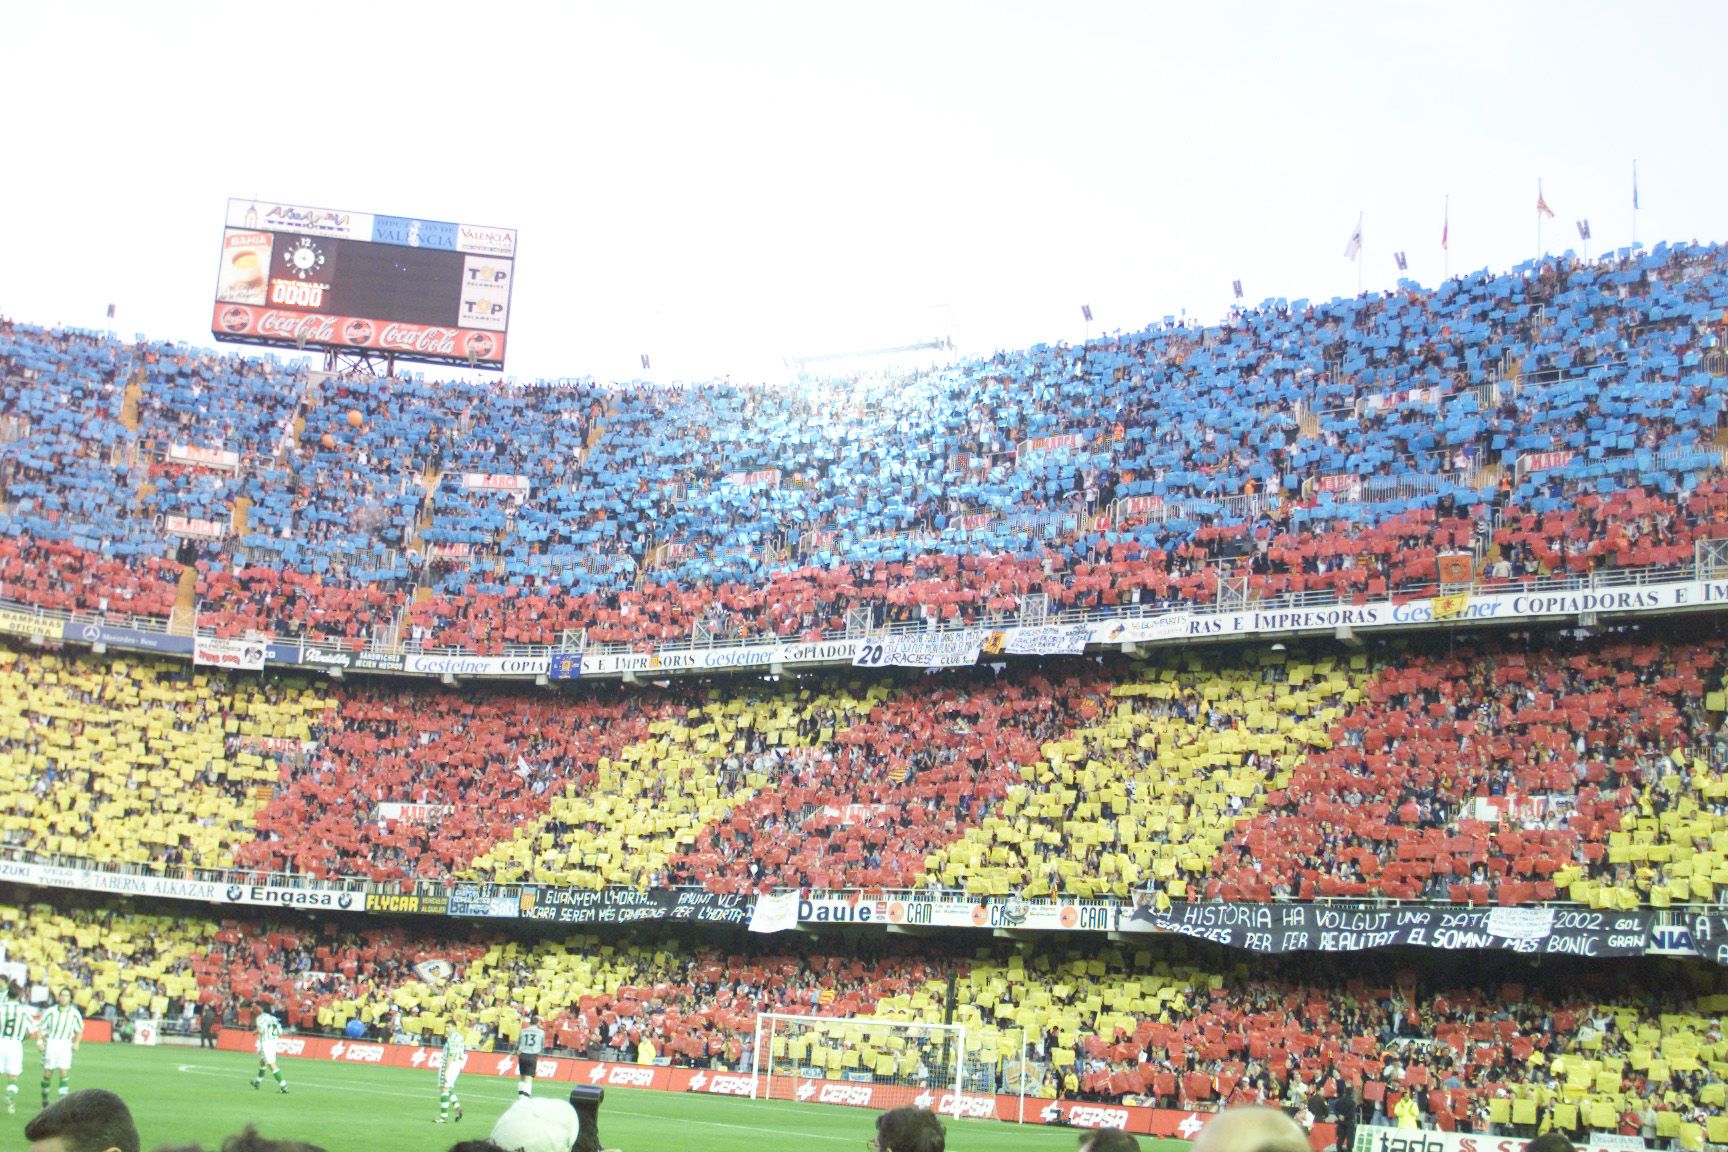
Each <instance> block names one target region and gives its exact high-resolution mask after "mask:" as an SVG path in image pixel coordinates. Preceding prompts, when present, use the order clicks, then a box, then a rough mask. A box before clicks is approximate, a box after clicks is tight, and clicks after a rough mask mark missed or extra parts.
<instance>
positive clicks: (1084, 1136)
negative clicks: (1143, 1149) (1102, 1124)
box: [1078, 1128, 1140, 1152]
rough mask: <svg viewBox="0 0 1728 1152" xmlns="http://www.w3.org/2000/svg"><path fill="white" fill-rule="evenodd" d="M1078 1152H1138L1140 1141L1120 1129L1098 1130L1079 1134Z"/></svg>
mask: <svg viewBox="0 0 1728 1152" xmlns="http://www.w3.org/2000/svg"><path fill="white" fill-rule="evenodd" d="M1078 1152H1140V1141H1138V1140H1136V1139H1134V1137H1132V1136H1130V1135H1129V1134H1128V1133H1126V1132H1124V1131H1122V1129H1120V1128H1099V1129H1097V1130H1096V1131H1093V1132H1083V1133H1081V1135H1080V1147H1079V1149H1078Z"/></svg>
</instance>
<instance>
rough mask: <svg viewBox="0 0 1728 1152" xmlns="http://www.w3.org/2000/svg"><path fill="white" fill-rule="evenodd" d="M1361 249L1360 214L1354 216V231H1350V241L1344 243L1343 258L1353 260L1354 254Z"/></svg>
mask: <svg viewBox="0 0 1728 1152" xmlns="http://www.w3.org/2000/svg"><path fill="white" fill-rule="evenodd" d="M1360 251H1362V216H1361V214H1360V213H1358V214H1357V216H1356V231H1354V232H1352V233H1350V243H1348V244H1346V245H1344V259H1346V260H1354V259H1356V254H1357V253H1358V252H1360Z"/></svg>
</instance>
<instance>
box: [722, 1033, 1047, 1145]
mask: <svg viewBox="0 0 1728 1152" xmlns="http://www.w3.org/2000/svg"><path fill="white" fill-rule="evenodd" d="M981 1032H986V1033H988V1035H982V1034H981ZM1003 1039H1004V1038H1003V1036H1002V1035H1001V1034H998V1033H996V1032H995V1030H993V1029H989V1030H980V1029H976V1028H973V1029H969V1028H968V1027H967V1025H965V1024H932V1023H929V1022H926V1021H922V1020H886V1019H876V1018H869V1017H857V1016H802V1015H794V1014H789V1013H778V1012H769V1013H763V1014H762V1015H760V1016H758V1017H757V1018H756V1035H755V1043H754V1045H753V1048H752V1054H751V1072H752V1082H753V1086H754V1089H755V1093H756V1095H757V1096H758V1097H760V1098H765V1099H771V1100H773V1099H778V1100H801V1101H804V1102H806V1103H816V1104H851V1105H854V1106H858V1107H868V1108H878V1109H887V1108H898V1107H901V1106H903V1105H915V1106H917V1107H922V1108H930V1109H933V1110H936V1111H939V1112H943V1113H947V1114H949V1115H954V1116H961V1115H965V1116H979V1117H984V1116H990V1117H996V1116H1000V1117H1001V1118H1003V1119H1018V1118H1019V1117H1020V1116H1021V1115H1022V1114H1023V1113H1022V1109H1021V1108H1019V1107H1014V1108H1012V1109H1011V1110H1010V1111H1008V1112H1007V1114H1002V1112H1001V1111H1000V1109H999V1105H998V1098H999V1096H1000V1095H1012V1096H1019V1097H1021V1098H1023V1097H1024V1093H1025V1091H1026V1087H1027V1085H1026V1083H1025V1076H1024V1073H1021V1074H1019V1075H1017V1076H1016V1075H1009V1074H1008V1073H1007V1072H1006V1069H1008V1068H1009V1066H1010V1062H1009V1061H1008V1060H1007V1059H1005V1058H1004V1055H1003V1053H1002V1051H1001V1050H1000V1049H1001V1043H1002V1042H1003ZM1008 1042H1009V1043H1011V1044H1017V1045H1018V1048H1017V1051H1016V1054H1017V1055H1023V1054H1024V1052H1025V1033H1024V1030H1023V1029H1019V1028H1016V1029H1013V1032H1012V1034H1011V1036H1010V1037H1009V1039H1008ZM1022 1063H1023V1062H1020V1061H1016V1062H1014V1064H1015V1066H1020V1065H1021V1064H1022ZM1005 1075H1007V1076H1008V1079H1013V1080H1018V1081H1019V1083H1009V1082H1005V1079H1004V1077H1005Z"/></svg>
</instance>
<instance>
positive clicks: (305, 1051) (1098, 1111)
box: [217, 1028, 1491, 1152]
mask: <svg viewBox="0 0 1728 1152" xmlns="http://www.w3.org/2000/svg"><path fill="white" fill-rule="evenodd" d="M254 1043H255V1038H254V1036H253V1033H251V1032H249V1031H242V1030H240V1029H238V1028H225V1029H223V1031H222V1034H221V1036H220V1037H219V1038H218V1039H217V1047H218V1048H221V1049H223V1050H224V1051H228V1052H251V1051H253V1050H254ZM276 1050H277V1052H278V1053H279V1054H280V1055H283V1056H287V1057H292V1058H295V1059H300V1060H324V1061H329V1062H331V1063H336V1064H370V1065H375V1066H378V1067H388V1068H424V1069H426V1070H427V1071H429V1072H430V1071H434V1070H436V1069H437V1068H438V1066H439V1064H440V1063H441V1061H442V1059H443V1053H442V1052H441V1051H440V1050H439V1049H438V1048H432V1047H426V1046H422V1045H414V1044H375V1043H367V1042H360V1041H353V1040H338V1039H333V1038H330V1037H324V1036H295V1035H293V1034H292V1033H289V1034H285V1035H283V1036H282V1037H281V1038H280V1039H279V1040H278V1041H277V1042H276ZM463 1072H464V1074H465V1075H475V1076H497V1077H502V1078H506V1079H511V1078H514V1077H515V1076H516V1056H515V1054H514V1053H512V1052H470V1053H469V1054H468V1063H467V1064H466V1065H465V1066H464V1068H463ZM538 1079H540V1080H549V1081H556V1082H559V1083H565V1084H595V1085H599V1086H600V1087H603V1088H646V1089H649V1090H651V1091H657V1092H695V1093H700V1094H701V1095H704V1096H731V1097H742V1098H746V1099H748V1098H751V1097H763V1098H771V1099H775V1100H798V1101H802V1102H805V1103H815V1104H842V1105H847V1106H850V1107H854V1108H872V1109H888V1108H897V1107H899V1106H900V1105H902V1104H914V1105H916V1106H918V1107H920V1108H931V1109H934V1110H935V1111H936V1112H938V1113H939V1114H941V1115H944V1116H954V1117H966V1118H971V1119H980V1120H990V1119H995V1120H1005V1121H1009V1122H1014V1121H1024V1122H1025V1123H1027V1124H1039V1125H1048V1126H1060V1127H1068V1128H1120V1129H1122V1130H1123V1131H1126V1132H1133V1133H1135V1134H1136V1135H1140V1136H1162V1137H1167V1138H1172V1139H1184V1140H1192V1139H1193V1138H1194V1136H1195V1134H1196V1133H1198V1132H1199V1131H1200V1129H1201V1128H1202V1127H1203V1126H1204V1125H1205V1123H1206V1121H1207V1120H1209V1119H1211V1113H1208V1112H1184V1111H1179V1110H1177V1109H1173V1108H1140V1107H1132V1106H1129V1105H1126V1104H1095V1103H1089V1102H1083V1101H1078V1100H1046V1099H1040V1098H1038V1097H1035V1096H1027V1097H1025V1098H1024V1099H1022V1098H1021V1097H1019V1096H1008V1095H991V1094H987V1093H971V1092H967V1093H957V1092H943V1091H940V1090H938V1089H931V1088H926V1089H920V1090H919V1091H917V1092H916V1093H915V1094H914V1095H912V1096H911V1098H908V1095H907V1092H908V1090H907V1089H906V1088H905V1087H902V1086H899V1085H893V1086H890V1085H882V1084H868V1083H859V1082H855V1081H849V1080H818V1079H814V1078H812V1077H808V1076H776V1077H774V1078H773V1081H772V1082H771V1083H770V1082H769V1081H768V1078H767V1077H762V1078H760V1079H758V1077H757V1076H755V1075H754V1074H753V1073H750V1072H725V1071H716V1070H713V1069H707V1068H669V1067H665V1066H663V1065H659V1064H614V1063H608V1062H601V1061H594V1060H579V1059H575V1058H572V1057H566V1056H542V1057H540V1066H539V1076H538ZM431 1083H432V1081H431V1080H430V1079H428V1081H427V1084H428V1088H429V1089H430V1086H431ZM601 1115H602V1116H604V1115H605V1112H604V1110H602V1112H601ZM1335 1138H1336V1133H1335V1132H1334V1131H1333V1129H1332V1126H1331V1125H1330V1124H1316V1125H1315V1126H1314V1130H1313V1131H1312V1132H1310V1133H1309V1142H1310V1143H1311V1144H1312V1145H1313V1146H1314V1147H1315V1148H1325V1147H1327V1146H1328V1145H1330V1144H1331V1143H1332V1142H1333V1140H1334V1139H1335ZM1376 1152H1378V1150H1376ZM1409 1152H1415V1150H1409ZM1483 1152H1491V1150H1489V1149H1486V1148H1485V1149H1483Z"/></svg>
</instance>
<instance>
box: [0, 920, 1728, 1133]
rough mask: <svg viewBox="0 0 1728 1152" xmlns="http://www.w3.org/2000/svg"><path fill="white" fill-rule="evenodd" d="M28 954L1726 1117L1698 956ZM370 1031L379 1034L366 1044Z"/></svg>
mask: <svg viewBox="0 0 1728 1152" xmlns="http://www.w3.org/2000/svg"><path fill="white" fill-rule="evenodd" d="M0 920H3V921H5V922H6V923H7V925H8V931H9V934H10V939H11V940H13V941H15V942H16V948H17V953H16V954H17V955H19V956H21V957H23V958H24V962H25V963H26V964H28V965H29V966H30V968H31V971H32V973H33V974H38V973H39V974H40V976H41V977H42V978H43V979H44V981H46V982H48V983H53V984H58V983H61V982H65V983H68V984H70V985H71V986H73V987H74V988H75V989H78V995H79V997H80V999H79V1003H80V1004H81V1005H82V1006H83V1007H84V1008H85V1010H86V1011H87V1012H88V1013H89V1014H90V1015H92V1016H102V1015H108V1016H110V1017H112V1016H115V1015H130V1014H133V1013H138V1012H145V1013H154V1014H157V1015H170V1016H172V1015H178V1014H180V1010H181V1007H182V1005H183V1004H184V1003H186V1002H189V1001H195V1002H197V1003H198V1004H200V1005H215V1006H218V1007H219V1008H222V1009H224V1010H225V1021H226V1023H227V1024H228V1025H229V1026H241V1027H244V1026H246V1024H247V1023H248V1021H249V1018H250V1012H251V1011H252V1007H251V1006H252V1005H254V1004H256V1003H259V1002H262V1003H265V1004H269V1005H273V1006H275V1007H276V1008H277V1009H278V1010H279V1011H278V1014H279V1015H280V1016H281V1017H282V1018H283V1019H284V1020H285V1022H286V1023H287V1024H288V1026H289V1027H291V1028H294V1029H299V1030H303V1031H316V1032H324V1033H327V1034H346V1035H352V1034H354V1033H355V1031H356V1029H358V1030H360V1031H362V1032H364V1034H366V1035H370V1036H374V1037H377V1038H380V1039H387V1040H396V1041H399V1042H404V1043H436V1042H437V1041H438V1038H439V1037H441V1036H442V1035H443V1033H444V1032H445V1031H446V1030H448V1029H450V1028H460V1029H463V1030H464V1031H465V1032H466V1033H467V1034H468V1036H469V1039H470V1041H471V1042H473V1043H475V1044H477V1045H478V1047H480V1048H481V1049H482V1050H486V1049H497V1050H507V1049H509V1048H510V1047H512V1046H513V1044H514V1042H515V1039H516V1036H517V1034H518V1032H519V1031H520V1030H521V1029H522V1028H523V1027H524V1026H526V1025H527V1024H529V1023H534V1024H537V1025H539V1026H540V1027H542V1028H544V1030H545V1032H546V1035H547V1039H548V1042H549V1043H550V1044H551V1045H552V1047H553V1049H554V1050H555V1051H562V1052H568V1053H575V1054H579V1055H585V1056H587V1057H589V1058H592V1059H597V1060H606V1061H618V1060H623V1061H642V1062H651V1061H659V1062H669V1063H673V1064H678V1065H683V1066H695V1067H704V1068H717V1069H719V1068H724V1069H738V1068H743V1069H748V1068H749V1067H750V1066H751V1063H752V1060H753V1058H754V1056H755V1054H754V1053H753V1051H752V1045H753V1043H754V1042H755V1029H756V1021H757V1017H758V1015H759V1014H761V1013H764V1012H787V1013H796V1014H800V1015H806V1016H818V1017H832V1018H842V1017H860V1016H868V1017H873V1018H879V1019H887V1020H899V1021H908V1022H910V1021H919V1020H923V1021H928V1022H936V1021H939V1020H940V1019H941V1018H942V1016H943V1015H944V1013H945V1012H946V1010H947V1009H946V1005H947V1001H948V996H949V992H948V984H949V979H950V977H951V976H952V977H953V979H954V981H955V1002H956V1014H955V1019H956V1020H957V1021H959V1022H962V1023H965V1024H966V1025H967V1027H968V1034H969V1036H971V1037H972V1038H973V1039H972V1040H971V1041H969V1046H970V1047H971V1048H972V1049H973V1051H975V1052H978V1053H982V1054H984V1055H983V1056H981V1057H980V1064H981V1065H982V1066H983V1067H984V1068H985V1069H987V1070H988V1073H987V1075H988V1076H989V1077H992V1078H994V1079H987V1080H986V1082H985V1088H986V1089H987V1088H988V1087H989V1086H990V1084H992V1083H995V1082H996V1080H998V1079H999V1077H1000V1075H1001V1069H1002V1068H1003V1067H1005V1066H1007V1065H1009V1064H1022V1063H1023V1064H1024V1066H1026V1067H1028V1068H1032V1069H1036V1079H1035V1084H1036V1094H1037V1095H1039V1096H1043V1097H1055V1096H1064V1097H1069V1098H1081V1099H1092V1100H1108V1101H1120V1102H1125V1103H1139V1104H1146V1105H1152V1106H1159V1107H1170V1108H1180V1109H1183V1110H1201V1111H1204V1110H1210V1109H1214V1108H1219V1107H1223V1106H1226V1105H1238V1104H1258V1103H1266V1104H1273V1105H1277V1106H1280V1107H1283V1108H1286V1109H1288V1110H1290V1111H1292V1112H1293V1113H1304V1112H1306V1113H1308V1114H1309V1115H1310V1116H1311V1118H1314V1119H1321V1120H1332V1121H1338V1120H1340V1119H1342V1118H1343V1116H1342V1114H1343V1112H1344V1110H1345V1109H1346V1108H1351V1109H1359V1110H1360V1111H1359V1116H1360V1119H1361V1121H1362V1122H1364V1123H1367V1122H1378V1123H1388V1122H1389V1120H1388V1118H1389V1117H1392V1116H1394V1115H1395V1114H1397V1113H1398V1110H1399V1108H1400V1106H1401V1103H1400V1102H1401V1101H1403V1100H1405V1099H1406V1098H1408V1100H1409V1101H1410V1103H1409V1104H1408V1105H1404V1107H1405V1108H1411V1107H1413V1108H1414V1109H1415V1114H1416V1115H1417V1116H1418V1117H1419V1121H1420V1125H1421V1126H1422V1127H1424V1128H1439V1129H1441V1130H1456V1131H1463V1132H1471V1131H1474V1132H1481V1133H1487V1132H1495V1133H1497V1134H1500V1135H1520V1134H1521V1135H1532V1134H1534V1132H1535V1131H1536V1130H1537V1129H1538V1128H1543V1129H1547V1128H1549V1127H1552V1128H1553V1129H1555V1130H1557V1131H1563V1132H1567V1133H1569V1134H1572V1135H1574V1136H1581V1135H1583V1134H1585V1133H1588V1132H1597V1133H1617V1132H1618V1133H1627V1134H1632V1135H1637V1134H1640V1132H1646V1129H1648V1131H1647V1132H1646V1134H1647V1135H1648V1136H1649V1137H1650V1143H1651V1146H1653V1147H1662V1146H1667V1145H1669V1144H1670V1142H1672V1146H1675V1147H1680V1148H1697V1147H1700V1146H1701V1144H1702V1138H1703V1135H1704V1133H1705V1131H1706V1130H1707V1129H1708V1130H1710V1131H1714V1130H1715V1129H1717V1128H1720V1127H1721V1126H1722V1124H1723V1123H1725V1121H1723V1119H1722V1117H1723V1116H1724V1114H1725V1097H1724V1094H1725V1092H1728V1082H1725V1080H1724V1077H1723V1072H1724V1071H1725V1070H1728V1066H1725V1065H1724V1063H1723V1061H1722V1058H1721V1053H1722V1048H1723V1044H1724V1042H1725V1038H1724V1037H1723V1035H1722V1033H1721V1024H1720V1013H1721V1011H1722V1009H1723V1008H1724V1007H1728V993H1724V992H1723V991H1722V980H1721V977H1720V974H1719V973H1717V972H1716V971H1715V970H1714V969H1707V968H1699V967H1697V966H1692V967H1684V966H1680V965H1679V962H1675V961H1658V960H1645V961H1640V962H1637V966H1639V978H1638V979H1633V980H1628V979H1627V972H1626V970H1625V966H1624V965H1622V966H1615V967H1613V968H1604V967H1602V966H1600V965H1590V964H1587V963H1583V962H1577V963H1571V964H1559V965H1548V966H1533V965H1530V964H1529V963H1527V962H1526V961H1524V960H1522V959H1518V958H1515V957H1505V956H1501V955H1499V954H1488V955H1485V956H1468V955H1464V954H1458V955H1439V956H1430V957H1427V958H1415V957H1411V956H1408V955H1399V954H1389V953H1370V954H1363V955H1359V956H1355V957H1353V958H1350V959H1349V960H1348V961H1345V962H1341V961H1340V959H1339V957H1336V956H1328V957H1325V958H1324V962H1322V961H1321V960H1320V959H1317V958H1313V957H1301V956H1295V957H1283V958H1276V959H1273V958H1261V959H1260V960H1258V961H1257V962H1256V963H1255V964H1253V965H1245V964H1239V963H1232V962H1231V960H1230V959H1229V957H1228V955H1227V954H1225V953H1222V952H1217V951H1213V950H1211V949H1209V948H1200V947H1197V946H1195V945H1193V944H1184V943H1171V942H1167V941H1166V942H1152V943H1149V944H1147V945H1144V946H1141V947H1139V948H1138V949H1137V950H1133V951H1130V950H1126V949H1124V948H1122V947H1119V946H1114V945H1110V944H1108V943H1105V942H1096V943H1090V944H1089V943H1084V942H1078V941H1072V940H1069V941H1063V942H1062V944H1061V946H1060V947H1056V946H1054V945H1021V946H1015V947H1007V946H1004V944H1003V943H1002V942H996V943H995V944H990V945H985V946H983V947H972V946H969V945H968V944H967V943H966V942H964V941H942V940H932V939H908V938H904V937H892V936H884V935H875V936H869V937H864V938H860V939H858V940H854V941H850V942H848V944H847V946H846V948H845V950H844V951H843V952H837V951H835V950H833V947H832V945H833V940H832V939H823V938H814V939H803V940H801V941H799V942H798V943H796V944H793V945H788V944H786V943H784V942H782V941H780V940H777V939H776V940H759V939H754V938H752V939H749V940H739V941H735V942H731V943H729V944H728V945H727V946H726V947H724V948H720V947H717V946H711V945H691V944H689V943H682V942H678V941H676V940H672V939H662V938H656V937H653V936H645V937H632V936H629V935H612V936H607V937H604V938H602V937H595V936H582V935H577V936H570V937H566V938H556V939H546V938H542V939H537V940H511V939H508V938H505V937H501V936H498V935H496V934H494V933H491V932H489V931H485V930H478V929H475V930H461V929H457V930H454V931H452V930H451V929H449V928H444V927H439V928H438V929H436V930H435V931H432V932H427V931H424V930H417V929H409V928H402V927H395V926H392V927H379V926H378V925H377V924H376V923H375V922H373V921H362V920H358V919H349V920H345V921H340V922H338V921H334V920H324V921H319V922H315V923H313V924H310V925H308V924H306V923H305V922H304V921H297V922H293V923H288V922H283V923H277V922H270V921H261V920H228V921H223V922H220V923H217V922H215V921H213V920H206V919H203V918H200V917H198V916H184V917H183V916H175V917H172V918H167V917H145V916H138V915H136V914H131V913H127V912H124V911H120V910H117V909H115V908H113V907H109V906H104V905H102V904H100V903H95V904H91V905H89V906H87V907H75V908H72V909H69V910H58V911H57V910H50V909H49V908H47V907H46V906H33V907H28V908H19V907H7V908H3V909H0ZM356 1022H358V1023H357V1024H356ZM867 1044H868V1042H867V1041H864V1040H860V1039H857V1038H854V1037H849V1036H848V1034H847V1033H846V1032H845V1031H844V1030H843V1029H831V1030H827V1031H822V1030H814V1031H806V1032H803V1033H801V1034H800V1035H799V1036H797V1037H796V1038H793V1039H792V1040H791V1041H790V1042H789V1043H788V1046H787V1047H786V1048H784V1049H777V1050H776V1053H775V1056H776V1057H777V1058H785V1059H789V1060H791V1062H792V1066H795V1067H797V1068H798V1069H799V1073H800V1074H801V1075H835V1074H837V1073H838V1072H839V1071H840V1070H842V1069H846V1068H852V1067H855V1066H857V1065H858V1063H859V1061H858V1059H857V1058H858V1056H859V1053H860V1050H861V1049H862V1048H863V1047H866V1046H867Z"/></svg>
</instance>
